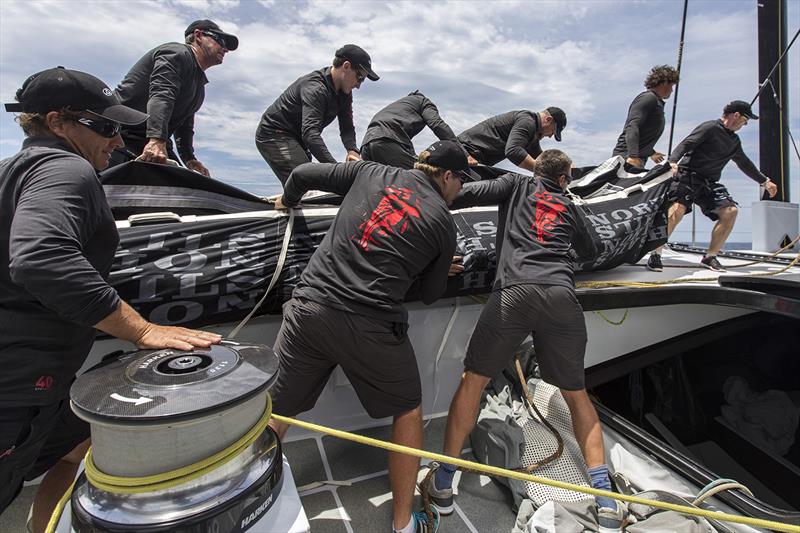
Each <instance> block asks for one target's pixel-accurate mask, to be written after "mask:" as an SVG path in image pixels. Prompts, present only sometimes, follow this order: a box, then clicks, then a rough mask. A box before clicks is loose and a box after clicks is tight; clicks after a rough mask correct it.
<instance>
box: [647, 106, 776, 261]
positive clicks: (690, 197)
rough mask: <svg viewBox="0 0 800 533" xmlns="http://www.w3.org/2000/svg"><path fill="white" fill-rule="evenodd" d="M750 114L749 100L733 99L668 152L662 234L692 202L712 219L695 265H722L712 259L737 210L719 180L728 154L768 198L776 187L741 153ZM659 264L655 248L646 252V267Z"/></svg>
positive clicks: (718, 250)
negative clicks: (669, 179) (671, 175)
mask: <svg viewBox="0 0 800 533" xmlns="http://www.w3.org/2000/svg"><path fill="white" fill-rule="evenodd" d="M750 119H752V120H758V115H756V114H755V113H753V109H752V108H751V107H750V104H748V103H747V102H744V101H742V100H734V101H733V102H731V103H729V104H728V105H726V106H725V108H724V109H723V110H722V118H720V119H717V120H708V121H706V122H703V123H702V124H700V125H699V126H697V127H696V128H695V129H694V130H692V133H690V134H689V136H688V137H686V138H685V139H684V140H683V141H681V143H680V144H679V145H678V146H676V147H675V150H673V151H672V153H671V154H670V156H669V162H670V163H671V164H672V165H673V167H675V168H676V169H677V172H676V174H675V176H674V178H673V182H672V186H671V188H670V192H669V200H670V202H671V203H672V205H670V207H669V219H668V221H667V236H669V235H672V231H673V230H674V229H675V226H677V225H678V223H679V222H680V221H681V219H682V218H683V215H685V214H687V213H691V212H692V204H697V206H699V207H700V209H701V210H702V211H703V214H704V215H705V216H707V217H708V218H710V219H711V220H714V221H715V224H714V227H713V228H712V229H711V242H710V243H709V245H708V249H707V251H706V254H705V255H704V256H703V258H702V259H701V260H700V264H702V265H703V266H704V267H706V268H709V269H711V270H716V271H718V272H724V271H725V267H723V266H722V264H721V263H720V262H719V259H717V254H718V253H719V252H720V250H722V246H723V245H724V244H725V241H726V240H727V239H728V235H730V234H731V231H732V230H733V226H734V224H735V223H736V215H737V213H738V212H739V209H738V208H737V207H736V206H737V205H738V204H737V203H736V202H735V201H734V200H733V198H732V197H731V195H730V193H729V192H728V189H727V188H726V187H725V186H724V185H723V184H722V183H720V178H721V177H722V169H723V168H724V167H725V165H727V164H728V161H730V160H731V159H733V162H734V163H736V166H738V167H739V170H741V171H742V172H744V173H745V174H746V175H747V177H749V178H750V179H752V180H754V181H755V182H756V183H759V184H760V185H762V186H763V187H764V188H765V189H766V190H767V193H769V195H770V197H774V196H775V193H777V192H778V187H777V186H776V185H775V183H773V182H772V180H770V179H769V178H768V177H767V176H765V175H764V174H762V173H761V171H759V170H758V168H757V167H756V166H755V165H754V164H753V162H752V161H751V160H750V159H749V158H748V157H747V156H746V155H745V153H744V151H743V150H742V141H741V140H740V139H739V136H738V135H736V132H737V131H739V130H740V129H742V127H743V126H746V125H747V122H748V121H749V120H750ZM663 267H664V265H663V263H662V262H661V248H659V249H658V250H656V251H654V252H653V253H652V254H650V257H649V259H648V260H647V268H648V269H650V270H653V271H655V272H660V271H661V270H662V269H663Z"/></svg>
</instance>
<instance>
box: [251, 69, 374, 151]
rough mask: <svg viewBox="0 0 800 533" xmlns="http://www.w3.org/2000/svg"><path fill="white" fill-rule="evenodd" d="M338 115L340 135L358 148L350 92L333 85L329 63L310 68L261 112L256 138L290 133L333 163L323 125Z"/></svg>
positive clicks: (347, 142)
mask: <svg viewBox="0 0 800 533" xmlns="http://www.w3.org/2000/svg"><path fill="white" fill-rule="evenodd" d="M337 117H338V119H339V135H340V136H341V138H342V144H344V147H345V148H346V149H347V150H354V151H358V146H356V129H355V127H354V126H353V95H352V94H344V93H340V92H338V91H337V90H336V87H335V86H334V85H333V78H332V77H331V67H326V68H323V69H320V70H315V71H314V72H310V73H308V74H306V75H305V76H301V77H300V78H298V79H297V80H295V82H294V83H292V84H291V85H290V86H289V87H288V88H287V89H286V90H285V91H283V94H281V95H280V96H279V97H278V99H277V100H275V101H274V102H273V103H272V105H271V106H269V107H268V108H267V110H266V111H264V114H263V115H261V122H260V123H259V124H258V130H257V131H256V139H257V140H258V139H263V138H265V137H268V136H269V135H270V134H273V133H289V134H291V135H292V136H294V137H295V138H296V139H297V140H298V141H299V142H300V144H301V145H303V147H305V148H306V149H308V151H310V152H311V155H313V156H314V158H315V159H316V160H317V161H319V162H320V163H335V162H336V159H334V157H333V156H332V155H331V153H330V152H329V151H328V147H327V146H326V145H325V141H323V140H322V130H323V129H325V126H327V125H328V124H330V123H331V122H333V119H335V118H337Z"/></svg>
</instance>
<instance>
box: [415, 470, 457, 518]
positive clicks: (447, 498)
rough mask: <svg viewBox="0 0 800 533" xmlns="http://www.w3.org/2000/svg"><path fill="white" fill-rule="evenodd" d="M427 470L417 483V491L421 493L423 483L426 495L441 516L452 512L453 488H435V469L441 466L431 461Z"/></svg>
mask: <svg viewBox="0 0 800 533" xmlns="http://www.w3.org/2000/svg"><path fill="white" fill-rule="evenodd" d="M428 468H429V471H428V474H427V475H426V476H425V478H424V479H423V480H422V481H421V482H420V484H419V492H420V494H423V492H422V487H423V484H425V486H426V487H427V490H428V496H429V497H430V500H431V504H432V506H433V507H435V508H436V510H437V511H438V512H439V514H440V515H442V516H447V515H450V514H453V510H454V509H455V508H454V507H453V488H452V487H450V488H447V489H437V488H436V469H438V468H441V466H440V465H439V463H437V462H435V461H434V462H432V463H430V464H429V465H428Z"/></svg>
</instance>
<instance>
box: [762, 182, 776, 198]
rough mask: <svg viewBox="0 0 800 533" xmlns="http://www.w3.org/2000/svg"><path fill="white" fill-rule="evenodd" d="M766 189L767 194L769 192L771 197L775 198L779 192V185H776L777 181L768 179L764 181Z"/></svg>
mask: <svg viewBox="0 0 800 533" xmlns="http://www.w3.org/2000/svg"><path fill="white" fill-rule="evenodd" d="M762 185H763V186H764V188H765V189H767V194H769V197H770V198H775V195H776V194H778V186H777V185H775V182H774V181H772V180H767V181H765V182H764V183H762Z"/></svg>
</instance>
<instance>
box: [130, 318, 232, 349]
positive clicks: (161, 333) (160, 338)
mask: <svg viewBox="0 0 800 533" xmlns="http://www.w3.org/2000/svg"><path fill="white" fill-rule="evenodd" d="M220 340H222V336H221V335H218V334H216V333H211V332H208V331H201V330H199V329H188V328H181V327H175V326H159V325H157V324H152V323H148V324H147V327H146V328H145V330H144V332H143V333H142V336H141V337H139V338H138V339H136V341H135V344H136V346H138V347H139V348H142V349H148V348H149V349H160V348H175V349H176V350H191V349H192V348H195V347H196V348H208V347H209V346H211V345H212V344H219V342H220Z"/></svg>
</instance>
